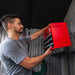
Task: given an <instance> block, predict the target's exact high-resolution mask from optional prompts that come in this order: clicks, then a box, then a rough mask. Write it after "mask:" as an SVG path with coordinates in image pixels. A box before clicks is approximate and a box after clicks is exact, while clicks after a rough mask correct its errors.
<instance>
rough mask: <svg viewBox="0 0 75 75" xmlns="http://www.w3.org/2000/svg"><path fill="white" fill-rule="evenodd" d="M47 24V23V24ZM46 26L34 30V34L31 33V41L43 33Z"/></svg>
mask: <svg viewBox="0 0 75 75" xmlns="http://www.w3.org/2000/svg"><path fill="white" fill-rule="evenodd" d="M48 26H49V25H48ZM48 26H46V27H45V28H43V29H41V30H39V31H37V32H35V33H34V34H32V35H31V41H32V40H34V39H36V38H38V37H39V36H40V35H41V34H42V33H44V31H45V30H46V29H47V28H48Z"/></svg>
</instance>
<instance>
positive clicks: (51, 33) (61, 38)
mask: <svg viewBox="0 0 75 75" xmlns="http://www.w3.org/2000/svg"><path fill="white" fill-rule="evenodd" d="M50 46H53V47H52V49H56V48H61V47H66V46H71V41H70V36H69V32H68V28H67V24H66V22H58V23H50V25H49V27H48V28H47V30H46V31H45V33H44V48H45V50H47V49H48V48H49V47H50Z"/></svg>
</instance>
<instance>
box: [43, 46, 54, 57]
mask: <svg viewBox="0 0 75 75" xmlns="http://www.w3.org/2000/svg"><path fill="white" fill-rule="evenodd" d="M51 48H52V47H51V46H50V47H49V48H48V49H47V50H46V52H45V53H44V54H45V55H46V56H48V55H50V54H52V52H53V50H51Z"/></svg>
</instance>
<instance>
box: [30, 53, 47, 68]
mask: <svg viewBox="0 0 75 75" xmlns="http://www.w3.org/2000/svg"><path fill="white" fill-rule="evenodd" d="M46 56H47V55H45V54H43V55H41V56H37V57H33V58H30V66H31V68H32V67H34V66H35V65H37V64H38V63H40V62H41V61H42V60H43V59H44V58H45V57H46Z"/></svg>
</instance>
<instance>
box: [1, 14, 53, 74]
mask: <svg viewBox="0 0 75 75" xmlns="http://www.w3.org/2000/svg"><path fill="white" fill-rule="evenodd" d="M1 23H2V25H3V27H4V29H5V30H6V32H7V34H8V38H7V39H5V40H4V41H3V42H2V43H1V44H0V53H1V54H0V55H1V61H2V63H3V65H4V67H5V69H6V71H7V74H8V75H32V70H31V68H32V67H34V66H35V65H37V64H38V63H40V62H41V61H42V60H43V59H44V58H45V57H46V56H48V55H50V54H51V53H52V50H51V47H50V48H49V49H48V50H47V51H46V52H45V53H44V54H42V55H41V56H37V57H33V58H30V57H29V55H28V52H27V50H26V44H28V43H29V42H30V41H32V40H34V39H36V38H38V37H39V36H40V35H41V34H42V33H43V32H44V31H45V30H46V29H47V28H48V26H46V27H45V28H43V29H41V30H39V31H37V32H36V33H34V34H32V35H30V36H26V37H25V38H21V39H20V38H19V37H20V34H21V33H23V27H24V26H23V25H22V23H21V20H20V18H19V17H18V16H17V15H5V16H3V17H2V18H1Z"/></svg>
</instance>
